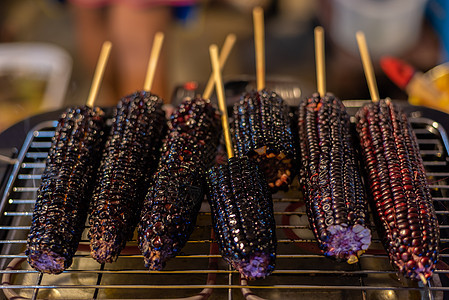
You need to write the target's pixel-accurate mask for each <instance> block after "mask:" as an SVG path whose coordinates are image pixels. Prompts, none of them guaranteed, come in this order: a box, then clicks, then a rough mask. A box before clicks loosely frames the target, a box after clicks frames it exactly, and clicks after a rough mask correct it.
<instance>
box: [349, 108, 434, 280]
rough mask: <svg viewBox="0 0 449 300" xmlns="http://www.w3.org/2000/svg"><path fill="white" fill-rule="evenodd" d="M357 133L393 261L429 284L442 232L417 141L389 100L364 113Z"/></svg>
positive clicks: (404, 119)
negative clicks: (428, 280)
mask: <svg viewBox="0 0 449 300" xmlns="http://www.w3.org/2000/svg"><path fill="white" fill-rule="evenodd" d="M356 117H357V132H358V135H359V139H360V145H361V151H362V154H363V160H364V168H365V171H366V172H365V173H366V175H367V181H368V182H369V194H370V195H371V196H372V200H373V203H374V205H373V210H374V214H375V220H376V221H377V222H379V223H380V224H378V225H379V226H378V227H379V228H380V230H381V232H382V240H383V243H384V246H385V249H386V250H387V252H388V255H389V257H390V260H391V262H392V264H393V265H395V266H396V267H397V268H398V269H399V272H400V273H401V274H403V275H405V277H408V278H412V279H417V280H422V279H423V276H424V277H425V278H429V277H431V276H432V272H433V270H434V268H435V264H436V262H437V261H438V255H439V248H438V247H439V246H438V244H439V236H440V234H439V226H438V221H437V217H436V214H435V209H434V207H433V203H432V198H431V195H430V191H429V186H428V183H427V178H426V174H425V169H424V165H423V162H422V158H421V156H420V152H419V146H418V142H417V140H416V136H415V134H414V132H413V130H412V128H411V125H410V123H409V122H408V120H407V116H406V115H405V113H403V112H402V111H401V110H400V108H399V107H397V106H396V105H394V104H393V103H392V102H391V100H389V99H387V100H380V101H379V102H378V103H371V104H368V105H366V106H364V107H362V108H361V109H360V110H359V111H358V113H357V115H356Z"/></svg>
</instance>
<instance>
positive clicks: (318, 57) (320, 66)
mask: <svg viewBox="0 0 449 300" xmlns="http://www.w3.org/2000/svg"><path fill="white" fill-rule="evenodd" d="M314 34H315V62H316V81H317V88H318V93H319V94H320V97H324V95H325V94H326V71H325V59H324V29H323V27H321V26H317V27H315V30H314Z"/></svg>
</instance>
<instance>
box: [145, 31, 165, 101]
mask: <svg viewBox="0 0 449 300" xmlns="http://www.w3.org/2000/svg"><path fill="white" fill-rule="evenodd" d="M163 41H164V34H163V33H162V32H157V33H156V34H155V35H154V39H153V47H152V48H151V54H150V60H149V61H148V68H147V74H146V76H145V83H144V85H143V90H144V91H146V92H149V91H151V87H152V86H153V81H154V74H155V72H156V65H157V62H158V60H159V54H160V53H161V48H162V43H163Z"/></svg>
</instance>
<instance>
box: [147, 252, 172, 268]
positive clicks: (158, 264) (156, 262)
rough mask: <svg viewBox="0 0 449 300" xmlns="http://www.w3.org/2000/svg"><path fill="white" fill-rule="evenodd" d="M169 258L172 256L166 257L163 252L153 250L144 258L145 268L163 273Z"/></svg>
mask: <svg viewBox="0 0 449 300" xmlns="http://www.w3.org/2000/svg"><path fill="white" fill-rule="evenodd" d="M169 258H170V256H168V255H164V254H163V252H161V251H157V250H151V251H149V252H148V254H147V255H145V257H144V259H145V267H146V268H148V270H150V271H161V270H162V269H163V268H164V267H165V263H166V261H167V260H168V259H169Z"/></svg>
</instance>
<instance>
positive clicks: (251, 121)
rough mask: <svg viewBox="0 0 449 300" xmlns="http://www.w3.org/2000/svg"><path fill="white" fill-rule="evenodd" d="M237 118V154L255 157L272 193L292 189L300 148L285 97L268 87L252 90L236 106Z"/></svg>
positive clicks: (235, 117)
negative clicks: (293, 172) (293, 169)
mask: <svg viewBox="0 0 449 300" xmlns="http://www.w3.org/2000/svg"><path fill="white" fill-rule="evenodd" d="M233 117H234V123H233V132H234V148H235V151H236V156H248V157H250V158H255V159H256V160H257V161H258V163H259V166H260V167H261V169H262V171H263V173H264V174H265V177H266V179H267V181H268V185H269V187H270V188H271V190H272V192H276V191H277V190H279V189H283V190H286V189H288V185H289V184H290V182H291V179H292V176H291V169H292V160H293V159H294V158H295V156H296V150H295V147H294V145H293V137H292V131H291V126H290V117H289V108H288V106H287V105H286V104H285V103H284V100H283V99H282V98H281V97H279V96H278V95H277V94H276V93H274V92H269V91H267V90H262V91H252V92H250V93H247V94H245V95H243V96H242V98H241V99H240V101H239V102H237V103H236V104H235V105H234V113H233Z"/></svg>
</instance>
